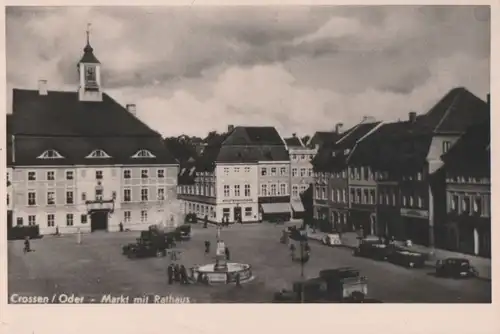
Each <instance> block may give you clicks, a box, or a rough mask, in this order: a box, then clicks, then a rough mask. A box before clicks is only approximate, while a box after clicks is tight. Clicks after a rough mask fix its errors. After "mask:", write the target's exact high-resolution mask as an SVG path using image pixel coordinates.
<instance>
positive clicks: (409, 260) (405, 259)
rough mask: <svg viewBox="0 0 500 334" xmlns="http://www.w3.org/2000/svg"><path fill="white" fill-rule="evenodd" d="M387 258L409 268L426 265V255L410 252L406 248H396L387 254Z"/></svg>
mask: <svg viewBox="0 0 500 334" xmlns="http://www.w3.org/2000/svg"><path fill="white" fill-rule="evenodd" d="M387 260H388V261H389V262H391V263H394V264H397V265H400V266H405V267H408V268H422V267H423V266H424V265H425V255H424V254H421V253H416V252H410V251H407V250H404V249H395V250H394V251H392V252H391V253H390V254H388V255H387Z"/></svg>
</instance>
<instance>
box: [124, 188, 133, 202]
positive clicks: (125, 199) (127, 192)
mask: <svg viewBox="0 0 500 334" xmlns="http://www.w3.org/2000/svg"><path fill="white" fill-rule="evenodd" d="M127 194H128V196H127ZM123 202H126V203H128V202H132V189H130V188H124V189H123Z"/></svg>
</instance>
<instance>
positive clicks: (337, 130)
mask: <svg viewBox="0 0 500 334" xmlns="http://www.w3.org/2000/svg"><path fill="white" fill-rule="evenodd" d="M343 126H344V124H342V123H337V124H335V133H337V134H340V131H341V130H342V127H343Z"/></svg>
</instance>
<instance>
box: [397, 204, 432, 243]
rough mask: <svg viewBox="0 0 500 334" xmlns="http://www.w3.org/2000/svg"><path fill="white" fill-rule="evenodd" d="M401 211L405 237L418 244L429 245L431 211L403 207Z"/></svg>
mask: <svg viewBox="0 0 500 334" xmlns="http://www.w3.org/2000/svg"><path fill="white" fill-rule="evenodd" d="M400 212H401V221H402V225H403V227H404V239H409V240H411V241H412V242H413V243H414V244H417V245H422V246H429V236H430V233H429V211H427V210H417V209H406V208H402V209H401V211H400Z"/></svg>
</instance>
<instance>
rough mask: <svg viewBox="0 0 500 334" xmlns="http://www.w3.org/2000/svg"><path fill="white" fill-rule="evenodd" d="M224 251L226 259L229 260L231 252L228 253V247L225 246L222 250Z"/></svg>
mask: <svg viewBox="0 0 500 334" xmlns="http://www.w3.org/2000/svg"><path fill="white" fill-rule="evenodd" d="M224 252H225V253H226V261H229V260H230V258H231V256H230V255H231V254H230V253H229V247H227V246H226V249H225V250H224Z"/></svg>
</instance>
